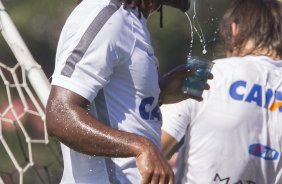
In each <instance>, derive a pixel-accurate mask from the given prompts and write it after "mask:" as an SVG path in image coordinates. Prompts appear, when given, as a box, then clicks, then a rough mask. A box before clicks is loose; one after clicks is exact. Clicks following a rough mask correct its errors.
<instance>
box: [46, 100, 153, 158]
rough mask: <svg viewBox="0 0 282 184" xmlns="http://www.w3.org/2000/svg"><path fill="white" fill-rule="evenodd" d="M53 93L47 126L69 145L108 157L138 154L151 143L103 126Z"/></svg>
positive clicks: (85, 112)
mask: <svg viewBox="0 0 282 184" xmlns="http://www.w3.org/2000/svg"><path fill="white" fill-rule="evenodd" d="M64 98H65V97H63V96H56V95H54V97H53V99H52V100H49V101H48V105H47V111H46V115H47V128H48V133H49V134H50V136H54V137H56V138H57V139H58V140H59V141H60V142H62V143H63V144H65V145H67V146H68V147H70V148H72V149H74V150H76V151H79V152H82V153H84V154H89V155H98V156H108V157H131V156H137V155H138V153H140V152H141V151H142V147H145V146H150V144H152V143H151V142H150V141H148V140H147V139H146V138H144V137H142V136H139V135H135V134H132V133H128V132H123V131H119V130H116V129H113V128H111V127H108V126H106V125H104V124H103V123H101V122H99V121H98V120H96V119H95V118H93V117H92V116H91V115H90V114H89V113H88V112H87V111H86V108H87V104H81V105H80V106H78V105H76V104H72V103H70V102H69V101H68V100H64Z"/></svg>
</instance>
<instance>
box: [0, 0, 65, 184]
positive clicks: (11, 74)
mask: <svg viewBox="0 0 282 184" xmlns="http://www.w3.org/2000/svg"><path fill="white" fill-rule="evenodd" d="M0 31H1V34H2V35H3V38H4V39H5V41H6V43H7V44H8V46H9V48H10V49H11V51H12V52H13V54H14V56H15V59H16V61H17V64H15V65H12V67H11V66H10V65H11V63H9V62H6V63H4V62H2V61H0V184H14V183H15V184H41V183H43V184H49V183H52V184H53V183H59V180H60V178H61V173H62V165H63V164H62V160H61V153H60V147H59V144H58V142H57V141H55V140H52V139H50V138H48V134H47V129H46V122H45V113H44V106H45V105H46V102H47V98H48V94H49V91H50V83H49V81H48V79H47V78H46V76H45V74H44V72H43V71H42V69H41V67H40V66H39V65H38V64H37V63H36V62H35V61H34V59H33V57H32V55H31V53H30V52H29V50H28V48H27V47H26V45H25V43H24V41H23V39H22V38H21V36H20V34H19V33H18V31H17V29H16V27H15V25H14V24H13V22H12V20H11V19H10V17H9V15H8V14H7V12H6V11H5V9H4V6H3V4H2V2H1V0H0ZM7 63H9V65H8V64H7ZM42 104H43V105H42Z"/></svg>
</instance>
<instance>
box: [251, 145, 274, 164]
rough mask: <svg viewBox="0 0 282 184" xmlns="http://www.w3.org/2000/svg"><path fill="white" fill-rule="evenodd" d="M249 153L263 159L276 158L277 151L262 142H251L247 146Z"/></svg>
mask: <svg viewBox="0 0 282 184" xmlns="http://www.w3.org/2000/svg"><path fill="white" fill-rule="evenodd" d="M249 154H251V155H254V156H257V157H260V158H262V159H265V160H277V159H278V157H279V152H278V151H276V150H274V149H272V148H270V147H268V146H264V145H262V144H252V145H250V146H249Z"/></svg>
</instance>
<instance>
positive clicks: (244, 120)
mask: <svg viewBox="0 0 282 184" xmlns="http://www.w3.org/2000/svg"><path fill="white" fill-rule="evenodd" d="M212 73H213V74H214V80H211V81H210V86H211V89H210V90H209V91H206V92H205V93H204V100H203V102H201V103H198V102H193V101H191V103H190V105H188V108H189V109H190V111H192V112H190V115H191V116H190V118H191V122H190V124H189V126H188V129H187V133H186V147H185V148H183V149H182V150H181V151H180V157H179V158H180V160H182V161H183V159H185V161H186V166H184V164H183V162H182V163H181V162H180V161H178V163H177V164H178V166H179V167H178V168H186V169H183V170H181V169H179V170H178V172H177V174H176V177H179V176H180V175H182V176H183V175H186V177H183V178H182V183H195V184H199V183H232V184H233V183H248V184H253V183H256V184H278V183H281V182H282V179H280V180H281V181H280V180H279V178H282V168H281V155H280V154H281V141H282V138H281V137H282V126H281V124H280V123H281V120H282V61H272V60H271V59H270V58H267V57H254V56H246V57H243V58H227V59H222V60H218V61H215V65H214V68H213V70H212ZM181 165H182V167H181ZM183 166H184V167H183ZM177 183H180V180H179V181H178V182H177Z"/></svg>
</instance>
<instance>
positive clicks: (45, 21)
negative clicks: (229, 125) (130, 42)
mask: <svg viewBox="0 0 282 184" xmlns="http://www.w3.org/2000/svg"><path fill="white" fill-rule="evenodd" d="M230 2H231V0H196V1H195V2H194V1H193V0H192V1H191V8H190V10H189V11H188V12H187V13H188V15H189V17H190V21H189V19H188V18H187V16H186V15H185V14H184V13H182V12H180V11H179V10H176V9H173V8H170V7H164V11H163V13H164V14H163V28H160V14H159V12H155V13H154V14H153V15H151V16H150V18H149V19H148V24H149V30H150V31H151V41H152V45H153V47H154V49H155V53H156V55H157V57H158V59H159V63H160V68H159V73H160V75H163V74H164V73H166V72H168V71H169V70H170V69H171V68H173V67H175V66H177V65H179V64H183V63H185V62H186V58H187V55H188V54H189V53H190V54H191V55H194V56H200V57H203V58H206V59H209V60H214V59H217V58H221V57H224V47H223V44H222V41H221V38H220V34H219V24H220V19H221V17H222V14H223V12H224V10H225V8H226V7H227V6H228V4H229V3H230ZM2 3H3V4H4V6H5V9H6V11H7V12H8V14H9V15H10V16H11V18H12V20H13V21H14V23H15V25H16V27H17V28H18V30H19V32H20V34H21V36H22V38H23V39H24V41H25V43H26V45H27V46H28V48H29V49H30V51H31V53H32V55H33V57H34V58H35V60H36V61H37V62H38V63H39V64H40V65H41V66H42V68H43V70H44V73H45V74H46V76H47V78H48V79H49V80H50V78H51V75H52V72H53V69H54V62H55V52H56V46H57V42H58V38H59V35H60V31H61V29H62V27H63V24H64V22H65V20H66V18H67V16H68V15H69V14H70V12H71V11H72V10H73V8H74V7H75V6H76V1H75V0H59V1H58V0H2ZM190 22H191V24H190ZM191 26H192V28H193V37H191ZM192 40H193V42H192ZM204 50H206V51H207V52H206V53H205V52H203V51H204ZM0 62H1V63H5V64H6V65H8V66H11V67H12V66H14V65H15V64H16V59H15V57H14V56H13V54H12V52H11V51H10V49H9V47H8V45H7V44H6V42H5V41H4V39H3V37H2V36H0ZM4 91H5V90H4V89H3V86H1V83H0V93H1V95H0V96H2V97H1V98H0V110H1V108H2V107H3V106H5V99H7V97H6V95H5V94H4V93H5V92H4ZM15 101H16V100H15ZM15 103H16V102H15ZM1 113H2V112H1V111H0V115H1ZM25 121H27V122H32V121H35V120H34V118H30V117H28V118H26V119H25ZM0 123H1V121H0ZM27 124H28V123H27ZM26 128H27V129H29V131H30V132H31V134H32V135H33V136H35V137H36V136H39V134H40V133H42V127H40V126H38V127H37V126H36V127H35V126H34V124H32V123H30V124H29V125H27V126H26ZM11 129H13V128H11ZM11 129H9V130H8V129H7V130H3V135H5V136H6V137H8V138H7V139H8V140H7V142H8V144H10V145H12V146H11V147H13V148H11V149H13V150H14V152H16V153H18V155H21V156H18V157H19V158H18V159H19V160H22V161H21V163H22V164H23V165H24V163H26V162H27V161H28V158H27V157H26V156H25V154H26V153H25V152H26V151H25V149H24V148H22V149H20V147H22V146H19V145H21V144H22V143H20V142H21V141H20V139H23V138H22V137H21V135H17V133H15V132H17V131H11ZM15 129H17V128H15ZM12 132H14V135H13V133H12ZM33 154H34V155H36V159H37V162H38V165H36V167H35V169H33V171H32V172H31V173H30V174H28V175H30V176H35V175H36V177H26V178H25V183H58V182H59V180H60V177H61V173H62V167H63V166H62V160H61V156H60V147H59V145H58V143H57V141H56V140H52V139H51V142H50V144H49V146H48V148H46V146H38V147H37V148H34V152H33ZM8 160H9V157H8V155H7V152H6V151H5V149H4V147H3V146H2V145H1V143H0V176H2V178H5V181H4V183H5V184H6V183H17V182H18V180H17V177H18V175H17V172H16V169H15V167H14V166H13V164H12V162H11V161H8ZM35 178H36V179H35ZM0 183H1V181H0Z"/></svg>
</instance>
